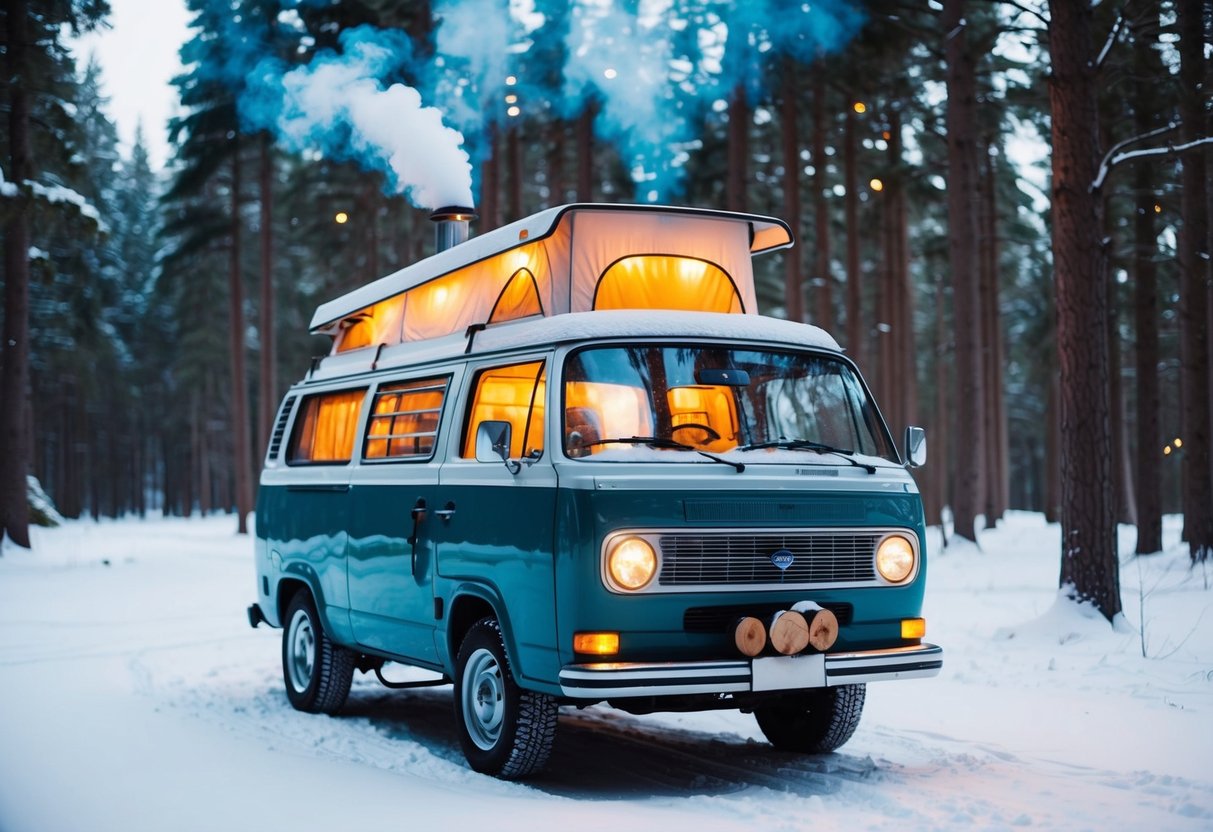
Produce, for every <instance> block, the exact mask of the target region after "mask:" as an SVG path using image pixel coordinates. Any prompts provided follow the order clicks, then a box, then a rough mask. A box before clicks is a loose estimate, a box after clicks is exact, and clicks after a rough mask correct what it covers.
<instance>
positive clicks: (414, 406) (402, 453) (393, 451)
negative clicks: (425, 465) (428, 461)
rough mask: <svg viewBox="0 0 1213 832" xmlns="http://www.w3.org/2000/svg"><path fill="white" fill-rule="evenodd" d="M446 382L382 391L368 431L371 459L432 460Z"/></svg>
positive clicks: (426, 383) (378, 396) (368, 456)
mask: <svg viewBox="0 0 1213 832" xmlns="http://www.w3.org/2000/svg"><path fill="white" fill-rule="evenodd" d="M446 383H447V382H446V379H439V380H437V381H410V382H407V383H405V384H393V385H391V386H388V387H381V388H380V389H379V392H378V393H376V394H375V405H374V407H373V408H372V409H371V420H370V427H369V428H368V429H367V442H366V451H365V456H366V458H367V459H386V458H405V457H412V456H427V457H428V456H430V455H431V454H432V453H433V452H434V437H435V436H436V435H437V433H438V418H439V416H441V414H442V399H443V396H444V395H445V394H446Z"/></svg>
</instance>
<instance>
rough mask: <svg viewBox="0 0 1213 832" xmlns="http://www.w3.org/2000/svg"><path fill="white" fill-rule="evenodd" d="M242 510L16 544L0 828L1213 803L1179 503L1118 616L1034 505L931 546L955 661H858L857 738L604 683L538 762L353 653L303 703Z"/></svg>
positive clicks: (901, 823)
mask: <svg viewBox="0 0 1213 832" xmlns="http://www.w3.org/2000/svg"><path fill="white" fill-rule="evenodd" d="M233 526H234V521H233V520H232V519H231V518H230V517H214V518H207V519H203V520H199V519H194V520H188V521H186V520H156V521H147V522H135V521H125V522H119V523H102V524H93V523H72V524H69V525H67V526H66V527H64V528H60V529H54V530H37V531H36V537H35V551H34V552H33V553H32V554H31V553H27V552H24V551H14V550H12V549H9V550H8V551H6V552H5V554H4V557H2V558H0V832H60V831H61V830H62V832H75V831H76V830H80V831H81V832H108V831H109V830H115V832H117V831H119V830H120V831H121V832H137V830H156V831H157V832H159V831H160V830H166V829H172V830H180V831H181V832H186V831H187V830H225V832H229V831H231V830H254V829H257V830H279V829H284V830H286V829H289V830H291V831H292V832H306V830H333V829H351V828H362V829H379V828H426V827H425V825H426V824H427V823H429V822H435V823H438V824H441V826H440V827H439V828H443V829H465V828H474V827H473V824H475V825H477V826H479V827H480V828H486V829H494V830H498V829H507V830H508V829H528V830H533V829H537V828H538V829H550V828H559V827H565V828H574V829H577V830H597V829H602V830H608V829H609V830H618V829H635V830H646V829H654V828H658V827H660V828H662V829H664V830H681V829H696V830H717V829H722V830H723V829H749V830H762V832H773V830H784V829H806V830H809V829H811V830H815V831H816V830H827V829H835V828H841V827H844V826H845V827H847V828H860V829H862V828H872V829H889V828H896V829H934V828H958V829H959V828H966V829H967V828H982V829H991V828H1007V827H1029V828H1037V829H1039V828H1064V829H1117V828H1120V829H1123V828H1138V829H1148V830H1156V829H1192V830H1196V829H1200V830H1208V829H1210V828H1213V588H1210V585H1213V568H1210V569H1209V570H1208V573H1207V574H1205V573H1202V572H1201V571H1200V570H1196V571H1192V570H1190V569H1189V566H1188V562H1187V556H1186V551H1185V550H1184V549H1182V548H1180V546H1179V545H1178V543H1177V540H1178V535H1179V528H1178V524H1177V522H1176V521H1174V520H1173V519H1171V518H1169V519H1168V523H1167V525H1166V537H1165V540H1166V542H1167V544H1168V549H1167V551H1166V552H1165V553H1164V554H1161V555H1157V556H1153V557H1150V558H1147V559H1140V560H1138V559H1134V558H1133V557H1132V556H1131V555H1129V554H1126V555H1125V556H1124V557H1123V558H1122V573H1121V576H1122V584H1123V592H1122V595H1123V600H1124V605H1125V616H1126V622H1125V626H1124V627H1122V628H1121V630H1122V631H1120V632H1115V631H1113V630H1112V629H1111V628H1109V627H1108V626H1107V625H1106V624H1104V623H1103V622H1102V620H1100V619H1091V618H1087V617H1084V616H1083V615H1082V614H1081V611H1080V610H1079V609H1077V608H1075V607H1073V606H1070V605H1064V604H1063V605H1057V604H1055V598H1056V591H1055V589H1054V587H1055V584H1056V579H1057V571H1058V568H1057V559H1058V549H1059V546H1058V530H1057V527H1055V526H1053V527H1049V526H1046V525H1045V524H1044V522H1043V520H1041V519H1040V518H1039V517H1038V516H1035V515H1027V514H1020V515H1012V516H1011V517H1010V518H1009V520H1008V522H1007V523H1006V524H1004V526H1003V527H1001V528H999V529H997V530H993V531H989V532H986V533H984V535H983V537H982V548H981V549H980V550H978V549H977V548H975V547H972V546H965V547H961V546H953V547H951V548H949V549H947V550H946V551H945V552H943V553H940V554H934V553H935V547H932V553H933V554H934V557H933V560H932V561H931V563H930V580H929V587H928V591H927V607H926V611H925V613H926V617H927V620H928V636H929V640H931V641H934V642H936V643H938V644H941V645H943V646H944V648H945V650H946V654H945V662H944V671H943V673H942V675H941V676H940V677H938V678H937V679H931V680H915V681H907V682H885V683H880V684H876V685H871V686H869V688H868V705H867V711H866V713H865V716H864V721H863V723H862V724H861V726H860V728H859V731H858V732H857V733H856V735H855V737H854V739H853V740H852V741H851V742H850V743H849V744H848V745H847V746H845V747H844V748H843V751H842V753H838V754H831V755H825V756H821V757H802V756H797V755H790V754H784V753H780V752H777V751H774V750H772V749H771V748H770V747H769V746H767V745H766V744H765V743H764V742H762V739H761V735H760V734H759V733H758V730H757V727H756V725H755V724H754V722H753V719H752V718H751V717H748V716H743V715H740V714H736V713H711V714H691V715H680V716H666V715H660V716H652V717H643V718H642V717H632V716H627V715H625V714H621V713H618V712H614V711H611V710H609V709H605V708H593V709H589V710H587V711H581V712H578V711H566V712H562V715H561V720H560V722H561V725H560V732H561V733H560V737H559V739H558V741H557V742H558V745H557V750H556V752H555V755H554V759H553V761H552V765H551V766H550V772H551V773H550V774H548V775H546V776H544V777H542V778H540V779H538V780H535V781H533V782H530V783H527V784H511V783H503V782H499V781H496V780H492V779H489V778H486V777H482V776H479V775H476V774H473V773H472V772H470V771H469V770H468V769H467V768H466V766H465V765H464V762H463V759H462V756H461V755H460V753H459V749H458V744H457V740H456V737H455V732H454V727H453V723H452V719H451V713H450V693H449V688H437V689H423V690H419V691H415V692H404V693H389V692H387V691H385V690H384V689H383V688H381V687H379V686H378V684H377V683H375V682H373V681H370V682H368V681H366V680H365V677H361V676H360V677H358V679H357V680H356V682H355V685H356V687H355V690H354V692H353V694H352V695H351V698H350V703H349V705H348V706H347V709H346V713H345V714H343V715H342V716H340V717H337V718H328V717H318V716H308V715H304V714H300V713H297V712H295V711H293V710H291V709H290V708H289V706H288V705H287V703H286V698H285V696H284V694H283V693H282V690H281V685H282V683H281V677H280V675H279V674H280V671H279V658H278V650H279V642H278V637H279V635H280V632H279V631H276V630H274V631H271V630H268V629H266V628H264V627H263V628H261V629H258V630H251V629H249V627H248V625H247V623H246V622H245V620H244V607H245V606H246V605H247V604H248V602H249V601H250V599H251V597H252V592H253V578H252V564H251V554H250V544H249V542H248V540H245V539H239V538H237V537H236V536H235V535H233V534H232V530H233ZM1133 539H1134V531H1133V530H1132V529H1122V534H1121V550H1122V551H1123V552H1125V553H1129V552H1131V551H1132V543H1133ZM1142 622H1144V626H1145V633H1144V639H1143V636H1142V633H1141V627H1142ZM1143 641H1144V648H1145V653H1146V655H1145V656H1144V657H1143V655H1142V652H1143Z"/></svg>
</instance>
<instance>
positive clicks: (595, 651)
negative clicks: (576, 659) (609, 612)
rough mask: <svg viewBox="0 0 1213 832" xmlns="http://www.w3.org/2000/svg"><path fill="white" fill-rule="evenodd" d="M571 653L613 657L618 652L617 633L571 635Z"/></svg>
mask: <svg viewBox="0 0 1213 832" xmlns="http://www.w3.org/2000/svg"><path fill="white" fill-rule="evenodd" d="M573 652H574V653H588V654H590V655H592V656H614V655H615V654H616V653H618V652H619V633H573Z"/></svg>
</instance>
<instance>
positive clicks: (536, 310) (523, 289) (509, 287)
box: [489, 268, 543, 324]
mask: <svg viewBox="0 0 1213 832" xmlns="http://www.w3.org/2000/svg"><path fill="white" fill-rule="evenodd" d="M542 314H543V304H541V303H540V302H539V290H538V289H537V288H536V286H535V276H534V275H533V274H531V273H530V271H529V270H527V269H525V268H521V269H519V270H518V271H516V272H514V276H513V277H511V278H510V282H509V283H507V284H505V288H504V289H502V290H501V297H500V298H498V299H497V306H496V307H495V308H494V309H493V315H492V317H491V318H489V323H491V324H495V323H500V322H501V321H513V320H515V319H517V318H525V317H527V316H529V315H542Z"/></svg>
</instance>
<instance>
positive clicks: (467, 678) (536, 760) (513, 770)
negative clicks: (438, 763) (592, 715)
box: [455, 618, 558, 780]
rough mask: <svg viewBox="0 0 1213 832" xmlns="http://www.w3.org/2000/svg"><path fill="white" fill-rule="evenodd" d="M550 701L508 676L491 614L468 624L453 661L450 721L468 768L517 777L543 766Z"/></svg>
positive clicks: (550, 735)
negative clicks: (453, 701) (453, 672)
mask: <svg viewBox="0 0 1213 832" xmlns="http://www.w3.org/2000/svg"><path fill="white" fill-rule="evenodd" d="M557 711H558V707H557V705H556V700H555V699H554V698H553V697H551V696H548V695H547V694H545V693H535V692H534V691H529V690H523V689H522V688H520V687H518V685H517V683H516V682H515V681H514V674H513V671H511V670H510V661H509V658H508V657H507V656H506V652H505V641H504V640H503V639H502V637H501V625H500V624H498V623H497V619H495V618H482V619H480V620H479V621H477V622H476V623H475V624H473V625H472V628H471V629H470V630H468V632H467V635H466V636H464V637H463V643H462V644H461V645H460V646H459V656H458V658H457V660H456V662H455V726H456V728H457V730H458V732H459V743H460V745H462V746H463V754H464V756H465V757H467V760H468V763H469V764H470V765H471V766H472V768H473V769H475V770H476V771H479V772H480V773H482V774H491V775H493V776H494V777H500V778H501V779H503V780H518V779H520V778H523V777H526V776H527V775H530V774H534V773H535V772H537V771H539V770H540V769H542V768H543V766H544V765H545V764H546V763H547V761H548V756H549V755H550V754H551V753H552V744H553V743H554V742H555V740H556V715H557Z"/></svg>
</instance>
